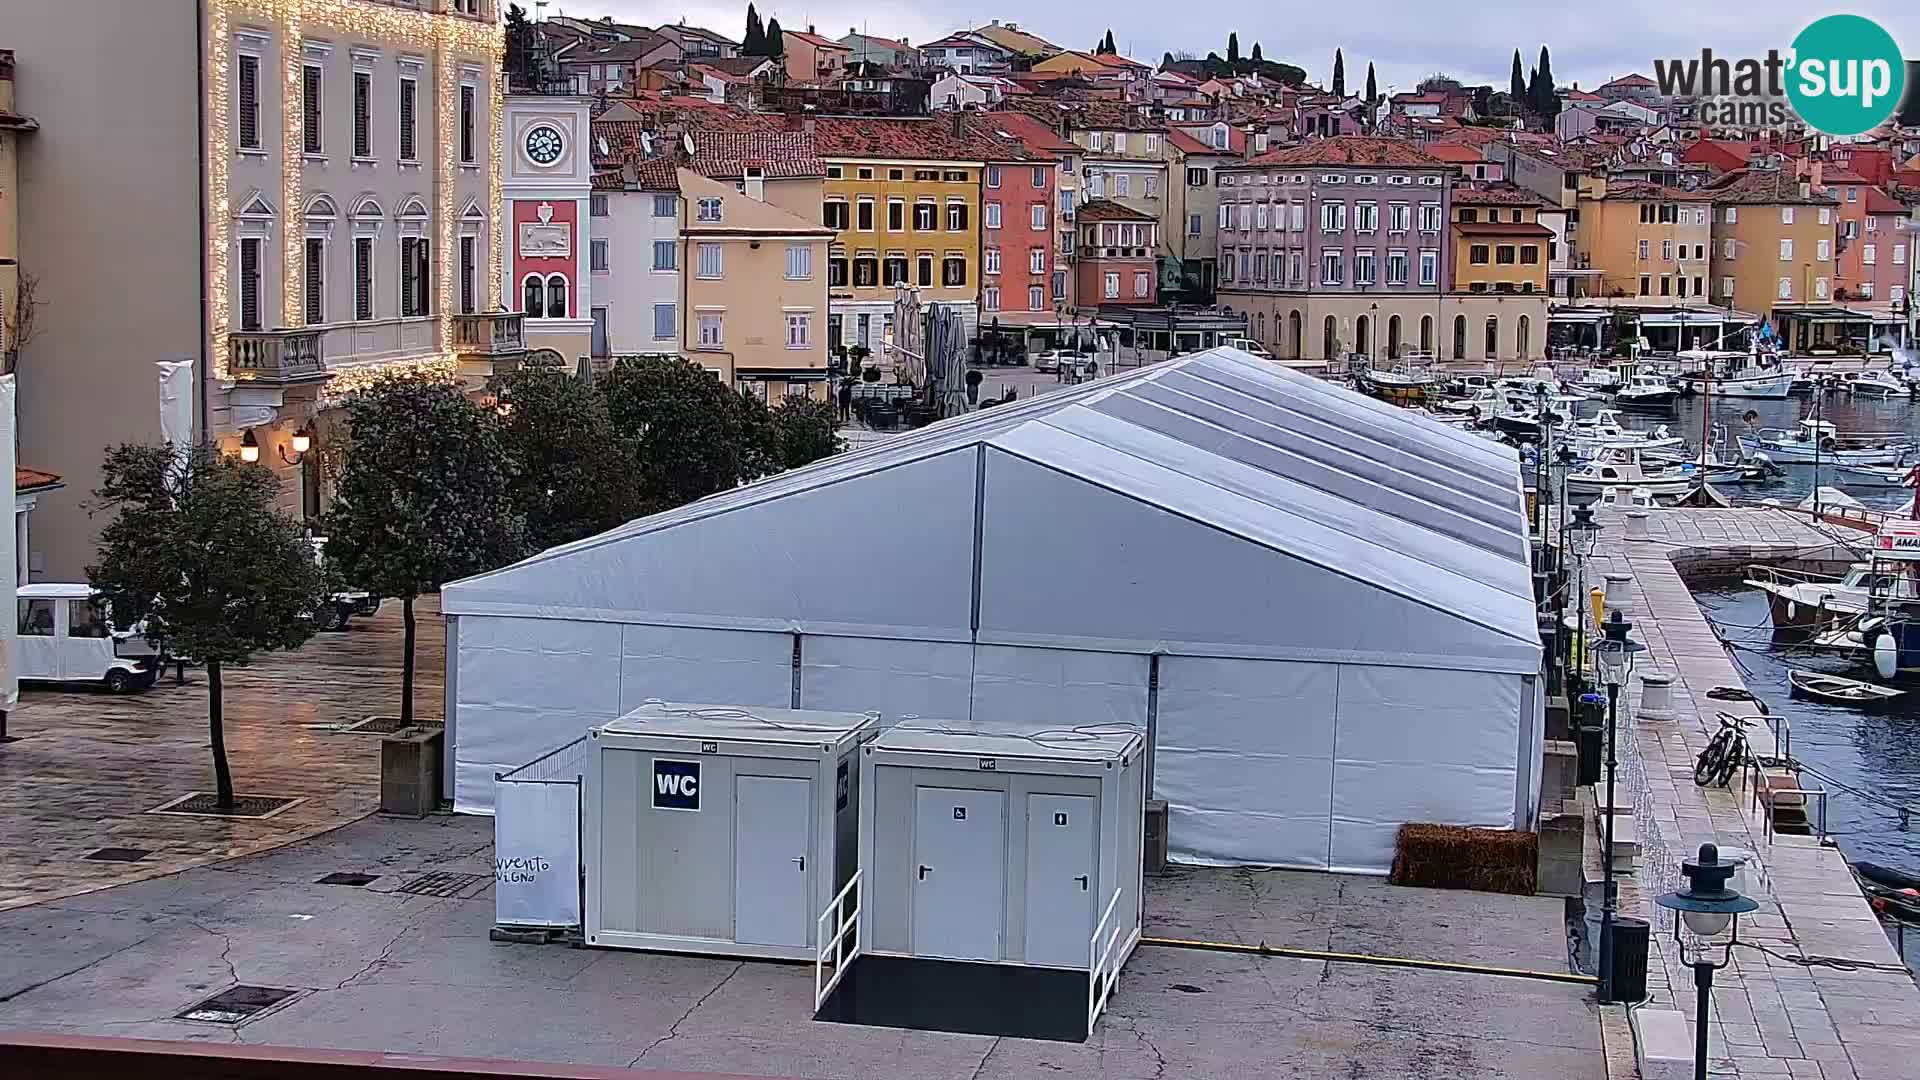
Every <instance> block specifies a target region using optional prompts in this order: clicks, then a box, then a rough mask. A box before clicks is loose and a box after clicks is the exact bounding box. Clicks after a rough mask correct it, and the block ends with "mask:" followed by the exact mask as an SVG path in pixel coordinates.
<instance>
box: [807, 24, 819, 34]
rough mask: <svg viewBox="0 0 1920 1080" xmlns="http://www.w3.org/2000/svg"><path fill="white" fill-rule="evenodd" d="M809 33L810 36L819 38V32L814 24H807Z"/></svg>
mask: <svg viewBox="0 0 1920 1080" xmlns="http://www.w3.org/2000/svg"><path fill="white" fill-rule="evenodd" d="M807 33H809V34H813V35H815V36H816V37H817V36H818V35H819V31H817V30H815V29H814V28H813V24H812V23H808V24H807Z"/></svg>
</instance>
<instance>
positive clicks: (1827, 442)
mask: <svg viewBox="0 0 1920 1080" xmlns="http://www.w3.org/2000/svg"><path fill="white" fill-rule="evenodd" d="M1739 442H1740V450H1741V452H1742V453H1745V454H1756V453H1764V454H1766V455H1767V456H1768V457H1769V458H1772V459H1773V460H1774V461H1776V462H1778V463H1780V464H1782V465H1811V464H1813V463H1814V461H1815V460H1816V459H1818V461H1819V462H1820V463H1821V464H1831V465H1897V464H1899V463H1900V461H1901V460H1902V459H1903V458H1905V457H1906V455H1907V454H1909V453H1912V451H1913V440H1912V439H1911V437H1909V436H1906V435H1901V434H1867V435H1842V434H1841V433H1840V431H1839V429H1837V428H1835V427H1834V426H1833V422H1832V421H1830V420H1813V419H1807V420H1802V421H1800V426H1799V427H1797V428H1795V429H1794V430H1792V431H1787V430H1785V429H1783V428H1761V429H1760V430H1759V431H1755V432H1749V433H1747V434H1745V435H1741V436H1740V438H1739Z"/></svg>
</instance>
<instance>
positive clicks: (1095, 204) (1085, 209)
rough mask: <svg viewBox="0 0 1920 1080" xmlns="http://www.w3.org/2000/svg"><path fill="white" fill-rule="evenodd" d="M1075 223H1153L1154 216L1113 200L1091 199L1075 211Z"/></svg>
mask: <svg viewBox="0 0 1920 1080" xmlns="http://www.w3.org/2000/svg"><path fill="white" fill-rule="evenodd" d="M1074 220H1075V221H1152V220H1154V217H1153V215H1152V214H1146V213H1142V212H1140V211H1138V210H1135V209H1134V208H1133V207H1131V206H1127V205H1125V204H1123V203H1117V202H1114V201H1113V200H1112V199H1090V200H1088V201H1087V202H1084V203H1081V204H1080V208H1079V209H1078V210H1075V211H1074Z"/></svg>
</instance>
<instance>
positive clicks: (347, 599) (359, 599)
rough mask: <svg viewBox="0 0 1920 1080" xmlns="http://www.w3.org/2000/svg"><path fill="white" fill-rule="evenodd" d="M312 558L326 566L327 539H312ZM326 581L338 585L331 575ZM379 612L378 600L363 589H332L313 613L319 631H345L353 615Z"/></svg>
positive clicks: (367, 614) (364, 615)
mask: <svg viewBox="0 0 1920 1080" xmlns="http://www.w3.org/2000/svg"><path fill="white" fill-rule="evenodd" d="M308 542H309V543H311V544H312V545H313V558H314V561H315V562H318V563H319V564H320V565H321V566H322V567H323V568H324V567H325V566H326V564H327V538H326V537H324V536H315V537H312V538H311V539H310V540H309V541H308ZM327 580H328V581H329V582H330V583H333V584H336V585H337V584H338V583H337V582H335V581H334V578H333V576H332V575H331V574H329V575H328V578H327ZM379 610H380V598H379V597H377V596H375V595H373V594H372V593H370V592H367V591H366V590H364V589H347V588H334V589H330V590H329V591H328V592H327V600H326V603H325V604H323V605H321V608H320V610H319V611H317V612H315V613H314V617H315V619H316V620H317V621H318V624H319V628H320V629H321V630H345V629H346V628H347V620H348V619H350V618H352V617H353V616H355V615H359V616H361V617H363V618H364V617H366V616H369V615H372V614H373V613H375V612H377V611H379Z"/></svg>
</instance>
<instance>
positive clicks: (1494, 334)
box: [1487, 315, 1500, 360]
mask: <svg viewBox="0 0 1920 1080" xmlns="http://www.w3.org/2000/svg"><path fill="white" fill-rule="evenodd" d="M1487 359H1489V360H1498V359H1500V316H1498V315H1489V316H1487Z"/></svg>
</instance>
